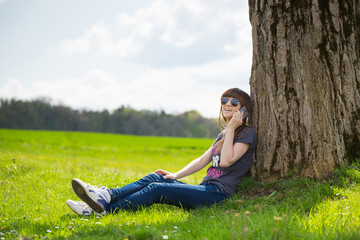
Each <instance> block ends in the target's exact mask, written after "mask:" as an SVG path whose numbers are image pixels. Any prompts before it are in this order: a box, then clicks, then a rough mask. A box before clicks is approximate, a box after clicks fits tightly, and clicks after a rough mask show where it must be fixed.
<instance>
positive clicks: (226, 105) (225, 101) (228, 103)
mask: <svg viewBox="0 0 360 240" xmlns="http://www.w3.org/2000/svg"><path fill="white" fill-rule="evenodd" d="M221 104H222V105H221V112H222V115H223V116H224V118H225V119H226V121H227V122H228V121H230V119H231V118H232V116H233V115H234V113H235V112H237V111H239V110H240V108H241V105H240V101H239V100H238V99H236V98H232V97H223V98H222V99H221Z"/></svg>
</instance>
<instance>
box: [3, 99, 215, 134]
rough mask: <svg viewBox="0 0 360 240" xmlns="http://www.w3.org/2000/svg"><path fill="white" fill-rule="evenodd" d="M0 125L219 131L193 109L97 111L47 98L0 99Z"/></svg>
mask: <svg viewBox="0 0 360 240" xmlns="http://www.w3.org/2000/svg"><path fill="white" fill-rule="evenodd" d="M0 128H10V129H39V130H63V131H84V132H104V133H119V134H131V135H150V136H178V137H200V138H213V137H215V136H216V135H217V134H218V132H219V128H218V126H217V121H216V120H214V119H207V118H204V117H202V116H201V115H200V114H199V113H198V112H197V111H194V110H193V111H188V112H185V113H182V114H178V115H173V114H166V113H165V112H164V111H160V112H153V111H148V110H142V111H138V110H135V109H132V108H131V107H125V106H121V107H120V108H118V109H116V110H114V111H113V112H109V111H107V110H103V111H101V112H99V111H87V110H73V109H71V108H69V107H67V106H62V105H56V106H54V105H52V104H50V102H49V101H48V100H47V99H37V100H32V101H22V100H16V99H10V100H8V99H0Z"/></svg>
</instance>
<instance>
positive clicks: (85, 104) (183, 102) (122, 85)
mask: <svg viewBox="0 0 360 240" xmlns="http://www.w3.org/2000/svg"><path fill="white" fill-rule="evenodd" d="M241 61H242V59H241V58H239V57H236V58H232V59H227V60H220V61H216V62H213V63H208V64H203V65H201V66H199V67H195V66H189V67H174V68H167V69H148V70H146V71H144V73H143V74H142V75H140V76H139V77H138V78H136V79H133V80H131V81H127V82H126V81H125V82H124V81H120V80H119V79H118V78H117V77H115V76H112V75H109V74H107V73H105V72H104V71H102V70H91V71H89V72H87V73H86V74H84V76H81V77H78V78H71V79H60V80H58V81H53V82H45V81H39V82H36V83H34V84H32V85H31V86H30V87H28V88H26V87H24V86H23V85H22V84H21V82H20V81H19V80H18V79H15V78H10V79H8V81H7V82H6V83H5V85H3V87H2V88H0V95H1V96H3V97H14V96H15V97H16V98H20V99H34V98H38V97H39V96H43V97H49V98H51V99H53V100H54V101H61V102H62V103H64V104H65V105H67V106H71V107H73V108H77V109H82V108H86V109H93V110H103V109H109V110H113V109H116V108H118V107H120V106H121V105H130V106H131V107H134V108H136V109H148V110H160V109H163V110H165V111H166V112H168V113H181V112H184V111H188V110H191V109H196V110H198V111H199V112H200V113H201V114H202V115H203V116H206V117H216V116H217V114H218V106H219V101H218V100H219V99H218V98H219V96H220V94H221V93H222V92H223V91H224V90H226V89H227V88H230V87H240V88H242V89H244V90H245V91H247V92H248V91H249V85H248V79H237V76H239V75H241V72H242V71H243V69H241V68H240V67H239V66H241Z"/></svg>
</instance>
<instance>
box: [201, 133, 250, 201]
mask: <svg viewBox="0 0 360 240" xmlns="http://www.w3.org/2000/svg"><path fill="white" fill-rule="evenodd" d="M223 136H224V135H223V133H222V132H221V133H220V134H219V135H218V137H217V138H216V140H215V142H214V143H213V145H212V146H213V148H212V153H211V159H212V165H211V166H210V167H209V168H208V170H207V175H206V176H205V177H204V180H203V183H215V184H217V185H218V186H220V187H221V188H222V189H223V190H224V191H225V192H226V193H228V194H230V195H232V194H233V193H234V192H235V190H236V185H237V184H238V183H239V182H240V181H241V179H242V178H243V177H244V175H245V174H246V173H247V172H248V171H249V169H250V166H251V161H252V158H253V156H254V153H255V148H256V133H255V130H254V129H253V128H252V127H246V128H245V129H244V130H242V131H241V132H240V133H239V134H238V135H237V136H236V137H235V139H234V144H235V143H238V142H240V143H248V144H250V147H249V149H248V150H247V151H246V153H245V154H244V155H243V156H242V157H241V158H240V159H239V160H237V161H236V162H235V163H234V164H233V165H231V166H230V167H227V168H222V167H220V162H221V154H220V153H221V149H217V148H216V147H214V146H215V144H216V143H217V142H218V141H219V140H220V139H221V138H222V137H223Z"/></svg>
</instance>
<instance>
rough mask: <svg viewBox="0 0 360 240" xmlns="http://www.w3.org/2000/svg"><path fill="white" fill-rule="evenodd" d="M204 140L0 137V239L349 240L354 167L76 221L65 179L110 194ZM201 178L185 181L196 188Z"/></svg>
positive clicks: (355, 219) (355, 225)
mask: <svg viewBox="0 0 360 240" xmlns="http://www.w3.org/2000/svg"><path fill="white" fill-rule="evenodd" d="M212 142H213V140H212V139H189V138H164V137H135V136H124V135H113V134H98V133H96V134H95V133H74V132H48V131H19V130H1V129H0V200H1V203H2V204H1V205H0V239H1V238H3V239H164V238H166V237H167V238H168V239H359V238H360V187H359V185H360V170H359V167H360V164H358V163H355V164H353V165H351V166H344V167H342V168H340V169H337V170H336V171H334V172H333V176H332V178H330V179H328V180H327V181H323V182H319V181H314V180H310V179H298V178H291V179H284V180H281V181H278V182H273V183H261V182H257V181H255V180H254V179H252V178H246V179H244V180H243V182H242V183H241V184H240V185H239V188H238V192H237V194H236V195H235V196H234V197H233V198H232V199H229V200H227V201H226V202H225V203H224V204H222V205H216V206H213V207H211V208H202V209H196V210H190V211H188V210H183V209H180V208H177V207H172V206H165V205H153V206H152V207H149V208H145V209H142V210H139V211H120V212H119V213H118V214H113V215H106V216H104V217H97V216H95V215H93V216H90V217H79V216H77V215H75V214H74V213H73V212H72V211H71V210H70V209H69V208H68V207H67V206H66V204H65V201H66V200H67V199H74V200H76V199H77V197H76V195H75V194H74V193H73V191H72V189H71V184H70V182H71V179H72V178H74V177H77V178H80V179H82V180H84V181H86V182H90V183H91V184H94V185H98V186H101V185H107V186H108V187H119V186H122V185H124V184H127V183H129V182H131V181H134V180H136V179H138V178H139V177H142V176H143V175H145V174H147V173H149V172H152V171H154V170H156V169H158V168H163V169H166V170H169V171H176V170H178V169H180V168H181V167H183V166H184V165H186V164H187V163H188V162H189V161H190V160H192V159H194V158H196V157H198V156H200V155H201V154H202V153H203V152H204V151H205V150H206V149H207V148H208V147H209V146H210V145H211V143H212ZM204 174H205V170H203V171H201V172H199V173H197V174H195V175H194V176H190V177H188V178H185V179H184V181H186V182H189V183H193V184H196V183H200V182H201V180H202V177H203V176H204Z"/></svg>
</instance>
